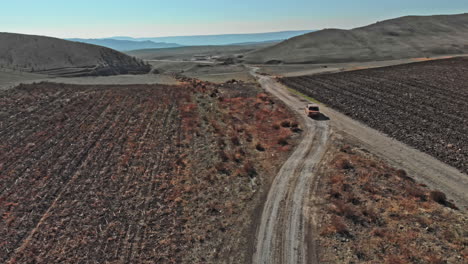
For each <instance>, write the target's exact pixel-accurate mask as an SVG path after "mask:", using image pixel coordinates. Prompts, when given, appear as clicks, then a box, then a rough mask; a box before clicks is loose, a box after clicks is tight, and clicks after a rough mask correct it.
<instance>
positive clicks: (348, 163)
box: [335, 158, 354, 170]
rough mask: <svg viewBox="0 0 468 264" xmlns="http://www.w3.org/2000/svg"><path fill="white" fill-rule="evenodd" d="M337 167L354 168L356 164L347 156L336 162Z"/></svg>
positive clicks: (342, 168)
mask: <svg viewBox="0 0 468 264" xmlns="http://www.w3.org/2000/svg"><path fill="white" fill-rule="evenodd" d="M335 167H336V168H337V169H340V170H351V169H354V166H353V165H352V164H351V161H349V160H348V159H346V158H341V159H339V160H337V161H336V162H335Z"/></svg>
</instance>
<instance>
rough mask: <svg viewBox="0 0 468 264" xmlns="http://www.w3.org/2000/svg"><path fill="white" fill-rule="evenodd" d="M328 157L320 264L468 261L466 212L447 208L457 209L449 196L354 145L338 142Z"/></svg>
mask: <svg viewBox="0 0 468 264" xmlns="http://www.w3.org/2000/svg"><path fill="white" fill-rule="evenodd" d="M329 155H331V156H332V157H333V158H328V159H327V162H326V163H325V164H324V165H323V166H324V172H323V173H324V174H323V175H322V179H323V182H322V185H321V186H323V188H324V189H323V192H322V193H321V195H322V196H323V197H324V199H325V202H324V204H325V206H324V207H323V208H322V209H321V212H323V214H322V216H321V219H320V220H319V222H320V223H321V224H320V226H321V229H320V230H321V232H320V235H321V236H320V239H319V240H320V245H322V247H321V249H322V251H321V260H326V261H328V262H331V263H348V262H354V263H360V262H365V263H374V262H375V263H382V262H383V263H392V264H393V263H464V262H466V261H467V260H468V254H466V252H464V251H463V248H464V247H465V246H464V242H463V240H462V239H460V238H459V237H458V235H457V234H463V233H465V231H464V230H466V229H468V220H467V219H466V215H465V214H464V213H461V212H458V211H456V210H450V209H447V208H446V207H451V206H454V205H453V204H452V203H450V202H449V201H447V197H446V196H445V194H443V193H441V192H439V191H431V190H429V189H428V188H427V187H424V186H421V185H420V184H417V183H416V182H415V181H414V180H413V179H412V178H411V177H410V175H408V174H407V173H406V172H405V171H403V170H396V169H393V168H391V167H389V166H387V165H386V164H385V163H384V162H383V161H380V160H378V159H377V158H375V157H371V156H370V155H369V154H368V153H365V152H362V151H361V150H359V149H357V148H355V147H353V146H350V145H343V144H339V145H338V144H337V145H335V146H334V151H333V154H329ZM350 168H352V169H350ZM429 198H430V199H429ZM347 232H348V233H347ZM460 232H461V233H460ZM348 240H352V243H346V241H348ZM349 252H353V254H349Z"/></svg>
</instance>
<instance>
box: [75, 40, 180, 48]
mask: <svg viewBox="0 0 468 264" xmlns="http://www.w3.org/2000/svg"><path fill="white" fill-rule="evenodd" d="M67 40H70V41H75V42H82V43H87V44H93V45H98V46H103V47H107V48H111V49H114V50H118V51H130V50H140V49H164V48H176V47H180V46H181V45H179V44H175V43H166V42H154V41H150V40H143V41H139V40H119V39H111V38H106V39H80V38H72V39H67Z"/></svg>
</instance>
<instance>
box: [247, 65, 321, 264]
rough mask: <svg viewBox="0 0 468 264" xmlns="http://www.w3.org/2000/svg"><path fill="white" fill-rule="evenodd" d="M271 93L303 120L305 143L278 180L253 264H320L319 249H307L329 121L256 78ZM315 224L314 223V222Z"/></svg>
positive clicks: (267, 81)
mask: <svg viewBox="0 0 468 264" xmlns="http://www.w3.org/2000/svg"><path fill="white" fill-rule="evenodd" d="M252 75H253V76H254V77H256V78H257V80H258V82H259V83H260V84H261V85H262V86H263V88H264V89H265V90H267V91H268V92H269V93H271V94H273V95H275V96H276V97H278V98H279V99H281V100H282V101H283V102H284V103H285V104H286V105H288V106H289V107H290V108H291V109H293V110H295V111H296V112H297V113H298V114H299V116H300V117H301V119H302V123H303V127H304V133H303V139H302V142H301V143H300V144H299V146H298V147H297V148H296V150H295V151H294V153H293V154H292V155H291V157H290V158H289V159H288V160H287V161H286V162H285V164H284V165H283V167H282V168H281V170H280V171H279V173H278V175H277V176H276V177H275V180H274V181H273V184H272V186H271V189H270V191H269V193H268V197H267V200H266V202H265V206H264V209H263V213H262V218H261V221H260V225H259V228H258V234H257V242H256V251H255V253H254V257H253V263H268V264H270V263H317V257H316V256H317V254H316V250H315V248H307V245H308V243H306V237H307V229H308V228H307V227H308V223H310V221H311V220H309V219H307V218H308V216H309V214H307V213H306V208H307V204H308V202H309V200H308V198H309V197H310V192H311V190H312V189H313V187H314V186H312V185H313V183H314V182H316V181H315V178H316V177H317V176H316V174H315V173H314V170H315V169H316V166H317V164H318V163H319V162H320V160H321V158H322V156H323V154H324V153H325V150H326V144H327V141H328V137H329V133H330V131H329V126H328V122H327V121H315V120H312V119H310V118H307V117H306V116H304V115H303V113H302V108H301V107H300V106H302V105H303V104H304V103H303V102H302V101H303V100H301V99H300V98H298V97H296V96H294V95H292V94H290V93H289V92H288V91H287V90H286V89H284V86H282V85H280V84H278V83H277V82H276V81H275V80H273V79H272V78H270V77H266V76H261V75H257V74H255V69H253V70H252ZM312 221H313V220H312Z"/></svg>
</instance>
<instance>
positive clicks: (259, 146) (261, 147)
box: [255, 143, 265, 152]
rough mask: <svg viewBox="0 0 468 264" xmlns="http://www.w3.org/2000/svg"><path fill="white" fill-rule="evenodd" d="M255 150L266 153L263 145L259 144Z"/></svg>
mask: <svg viewBox="0 0 468 264" xmlns="http://www.w3.org/2000/svg"><path fill="white" fill-rule="evenodd" d="M255 149H256V150H258V151H262V152H263V151H265V147H263V146H262V144H260V143H258V144H257V145H256V146H255Z"/></svg>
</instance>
